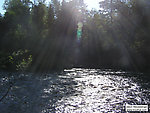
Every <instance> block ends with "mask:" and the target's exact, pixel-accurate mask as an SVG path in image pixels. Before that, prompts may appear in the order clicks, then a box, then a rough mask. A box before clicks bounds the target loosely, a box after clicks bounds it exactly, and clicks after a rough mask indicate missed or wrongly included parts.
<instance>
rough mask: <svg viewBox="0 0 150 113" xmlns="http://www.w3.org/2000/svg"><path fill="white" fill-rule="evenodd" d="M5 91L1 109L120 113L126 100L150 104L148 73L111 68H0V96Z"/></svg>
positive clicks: (11, 111)
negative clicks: (23, 70) (44, 70)
mask: <svg viewBox="0 0 150 113" xmlns="http://www.w3.org/2000/svg"><path fill="white" fill-rule="evenodd" d="M11 84H12V86H11V87H10V85H11ZM9 88H10V90H9V91H8V89H9ZM7 92H8V94H7V95H6V96H5V98H3V99H2V100H1V101H0V113H94V112H95V113H105V112H106V113H107V112H111V113H113V112H114V113H120V112H125V105H126V104H130V105H145V104H146V105H148V104H150V82H149V78H148V76H145V75H144V74H142V73H131V72H124V71H113V70H111V69H105V70H102V69H82V68H73V69H65V70H64V71H63V72H61V73H53V74H46V73H45V74H44V73H42V74H36V75H35V74H32V73H28V74H27V73H26V74H20V73H8V72H0V98H2V97H3V96H4V95H5V94H6V93H7Z"/></svg>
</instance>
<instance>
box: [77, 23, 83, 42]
mask: <svg viewBox="0 0 150 113" xmlns="http://www.w3.org/2000/svg"><path fill="white" fill-rule="evenodd" d="M82 27H83V24H82V22H78V29H77V39H78V40H80V38H81V36H82Z"/></svg>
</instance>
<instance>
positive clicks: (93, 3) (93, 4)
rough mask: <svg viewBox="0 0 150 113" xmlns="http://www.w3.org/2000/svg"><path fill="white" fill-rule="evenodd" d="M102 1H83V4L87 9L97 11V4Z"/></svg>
mask: <svg viewBox="0 0 150 113" xmlns="http://www.w3.org/2000/svg"><path fill="white" fill-rule="evenodd" d="M101 1H104V0H84V3H85V4H86V5H87V8H88V9H90V10H91V9H92V8H94V9H96V10H98V9H99V2H101Z"/></svg>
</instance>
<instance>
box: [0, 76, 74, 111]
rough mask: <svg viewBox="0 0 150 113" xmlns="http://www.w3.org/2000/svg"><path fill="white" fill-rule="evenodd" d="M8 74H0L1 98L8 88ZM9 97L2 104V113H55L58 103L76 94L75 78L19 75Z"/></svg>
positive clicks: (0, 108)
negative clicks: (63, 98)
mask: <svg viewBox="0 0 150 113" xmlns="http://www.w3.org/2000/svg"><path fill="white" fill-rule="evenodd" d="M7 74H8V73H0V80H1V81H0V84H1V86H0V98H1V97H2V96H3V95H4V92H6V91H7V88H8V85H9V84H8V78H9V77H8V75H7ZM12 76H18V77H17V79H16V80H15V83H14V85H13V87H12V88H11V90H10V91H9V93H8V95H7V96H6V97H5V98H4V99H3V100H2V101H1V102H0V112H1V113H48V112H50V113H53V112H55V107H56V102H57V101H58V100H60V99H61V98H62V97H67V96H69V95H72V94H74V93H75V92H76V90H75V89H74V86H75V85H76V84H77V83H76V82H75V81H73V78H67V77H65V75H61V74H60V75H59V74H43V75H39V76H38V75H32V74H28V75H23V74H21V75H19V74H18V75H17V74H15V73H12ZM12 76H11V77H12Z"/></svg>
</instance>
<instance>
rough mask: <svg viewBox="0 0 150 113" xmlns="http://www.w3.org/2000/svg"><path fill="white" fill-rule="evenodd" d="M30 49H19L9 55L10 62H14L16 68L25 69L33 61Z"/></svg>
mask: <svg viewBox="0 0 150 113" xmlns="http://www.w3.org/2000/svg"><path fill="white" fill-rule="evenodd" d="M28 52H29V51H28V50H18V51H15V52H13V53H12V55H11V56H9V62H10V63H11V64H13V66H14V67H15V68H16V70H20V71H24V70H26V69H27V68H29V66H30V65H31V63H32V55H28Z"/></svg>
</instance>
